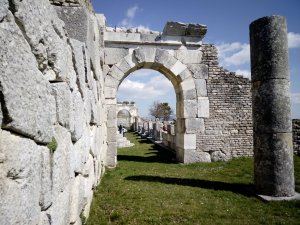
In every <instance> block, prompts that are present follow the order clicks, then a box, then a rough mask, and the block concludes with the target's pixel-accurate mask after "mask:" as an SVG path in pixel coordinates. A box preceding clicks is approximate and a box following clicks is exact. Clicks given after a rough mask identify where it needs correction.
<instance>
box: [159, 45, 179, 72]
mask: <svg viewBox="0 0 300 225" xmlns="http://www.w3.org/2000/svg"><path fill="white" fill-rule="evenodd" d="M155 62H157V63H159V64H161V65H163V66H164V67H165V68H167V69H171V68H172V67H173V66H174V65H175V63H176V62H177V59H176V58H175V57H174V56H172V55H170V54H169V53H168V51H167V50H163V49H157V50H156V56H155Z"/></svg>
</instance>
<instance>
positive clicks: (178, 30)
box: [163, 21, 187, 36]
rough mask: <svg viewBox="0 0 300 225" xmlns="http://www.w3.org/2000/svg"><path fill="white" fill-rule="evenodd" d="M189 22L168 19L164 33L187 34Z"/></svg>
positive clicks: (172, 34) (171, 34)
mask: <svg viewBox="0 0 300 225" xmlns="http://www.w3.org/2000/svg"><path fill="white" fill-rule="evenodd" d="M186 29H187V24H185V23H180V22H174V21H168V22H167V23H166V25H165V27H164V30H163V34H164V35H170V36H185V34H186Z"/></svg>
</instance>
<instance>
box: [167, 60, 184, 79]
mask: <svg viewBox="0 0 300 225" xmlns="http://www.w3.org/2000/svg"><path fill="white" fill-rule="evenodd" d="M186 69H187V67H186V65H184V64H183V63H182V62H180V61H179V60H177V62H176V63H175V64H174V66H173V67H172V68H171V72H172V73H173V74H174V75H175V76H177V75H179V74H180V73H182V72H183V71H184V70H186Z"/></svg>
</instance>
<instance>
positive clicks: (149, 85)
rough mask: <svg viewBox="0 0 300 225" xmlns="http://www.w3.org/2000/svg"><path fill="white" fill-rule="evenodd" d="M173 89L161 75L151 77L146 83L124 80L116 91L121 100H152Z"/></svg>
mask: <svg viewBox="0 0 300 225" xmlns="http://www.w3.org/2000/svg"><path fill="white" fill-rule="evenodd" d="M172 89H173V85H172V84H171V82H170V81H169V80H168V79H166V78H164V77H163V76H162V75H159V76H154V77H152V78H151V79H150V80H149V81H148V82H140V81H132V80H130V79H128V78H127V79H125V80H124V81H123V82H122V83H121V85H120V87H119V90H118V96H119V98H122V99H153V98H156V97H160V96H164V95H166V94H167V93H168V92H169V91H170V90H172Z"/></svg>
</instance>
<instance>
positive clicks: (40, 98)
mask: <svg viewBox="0 0 300 225" xmlns="http://www.w3.org/2000/svg"><path fill="white" fill-rule="evenodd" d="M0 29H1V35H0V43H1V45H0V52H1V56H0V61H1V62H2V63H1V66H0V73H1V76H0V89H1V96H2V97H1V106H2V109H5V111H4V112H2V113H3V124H2V127H5V128H6V129H9V130H13V131H15V132H18V133H21V134H23V135H25V136H29V137H31V138H33V139H34V140H35V141H37V142H41V143H47V142H49V141H50V140H51V137H52V136H53V129H52V125H53V123H54V121H55V103H54V98H53V96H51V93H50V85H49V83H48V82H47V81H46V80H44V78H43V75H42V73H41V72H40V71H39V70H38V68H37V66H38V65H37V63H36V59H35V57H34V55H33V54H32V53H31V49H30V46H29V45H28V43H27V42H26V40H25V38H24V37H23V35H22V33H21V31H20V30H19V27H18V26H17V25H16V24H15V23H14V18H13V16H12V14H11V13H9V14H8V16H7V17H6V18H5V19H4V21H3V22H2V23H0ZM12 43H13V44H12ZM24 87H26V89H24ZM45 103H47V104H45ZM45 112H47V113H45ZM21 115H22V116H21Z"/></svg>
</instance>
